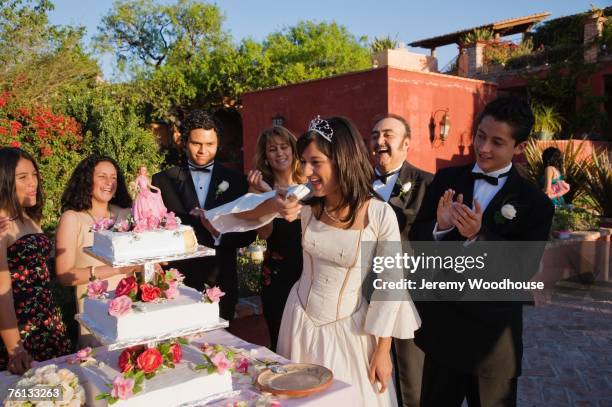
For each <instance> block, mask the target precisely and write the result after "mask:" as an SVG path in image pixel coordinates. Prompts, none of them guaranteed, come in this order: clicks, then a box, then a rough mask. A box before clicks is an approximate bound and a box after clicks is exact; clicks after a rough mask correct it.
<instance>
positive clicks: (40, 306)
mask: <svg viewBox="0 0 612 407" xmlns="http://www.w3.org/2000/svg"><path fill="white" fill-rule="evenodd" d="M42 198H43V194H42V188H41V183H40V175H39V172H38V167H37V166H36V163H35V162H34V160H33V159H32V157H31V156H30V155H29V154H28V153H26V152H25V151H23V150H21V149H18V148H0V217H3V218H8V226H6V225H5V226H4V227H3V228H2V231H0V337H1V338H2V340H1V341H0V371H1V370H5V369H8V370H9V371H10V372H12V373H15V374H22V373H24V372H25V371H26V370H27V369H29V368H30V364H31V362H32V360H37V361H43V360H47V359H52V358H55V357H58V356H61V355H65V354H68V353H70V350H71V345H70V340H69V339H68V336H67V334H66V327H65V326H64V323H63V322H62V316H61V313H60V310H59V308H58V307H56V306H55V302H54V300H53V296H52V293H51V289H50V287H49V282H50V280H49V270H48V268H47V261H48V259H49V255H50V254H51V242H50V241H49V238H47V236H46V235H45V234H44V233H43V232H42V229H41V227H40V219H41V216H42V208H43V201H42Z"/></svg>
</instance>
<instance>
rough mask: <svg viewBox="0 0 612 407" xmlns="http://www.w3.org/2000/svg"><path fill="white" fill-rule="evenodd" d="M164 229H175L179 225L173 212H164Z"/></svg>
mask: <svg viewBox="0 0 612 407" xmlns="http://www.w3.org/2000/svg"><path fill="white" fill-rule="evenodd" d="M165 219H166V225H165V226H166V229H168V230H174V229H177V228H178V227H179V222H178V220H177V218H176V216H175V215H174V212H168V213H167V214H166V218H165Z"/></svg>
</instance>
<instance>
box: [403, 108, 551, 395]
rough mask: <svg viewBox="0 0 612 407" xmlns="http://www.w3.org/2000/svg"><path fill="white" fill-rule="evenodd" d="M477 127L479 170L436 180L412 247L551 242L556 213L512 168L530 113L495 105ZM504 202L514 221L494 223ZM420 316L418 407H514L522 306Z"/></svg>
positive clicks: (452, 309)
mask: <svg viewBox="0 0 612 407" xmlns="http://www.w3.org/2000/svg"><path fill="white" fill-rule="evenodd" d="M477 123H478V128H477V130H476V134H475V136H474V154H475V158H476V162H475V163H474V164H470V165H467V166H461V167H450V168H445V169H442V170H440V171H438V172H437V173H436V175H435V177H434V180H433V182H432V183H431V185H430V187H429V189H428V191H427V194H426V196H425V199H424V201H423V204H422V205H421V209H420V211H419V214H418V215H417V219H416V221H415V224H414V226H413V229H412V231H411V233H410V237H411V240H415V241H416V240H421V241H425V240H438V241H440V240H450V241H466V242H467V243H466V244H465V245H468V246H469V245H470V244H477V241H481V240H487V241H539V242H543V241H546V240H548V236H549V232H550V227H551V223H552V217H553V214H554V208H553V205H552V203H551V202H550V199H548V197H546V195H544V193H543V192H542V191H541V190H540V189H539V188H538V187H537V186H536V185H534V184H532V183H531V182H529V181H528V180H526V179H525V178H523V177H522V176H520V175H519V173H518V171H517V169H516V168H515V166H514V165H513V164H512V159H513V158H514V157H515V156H517V155H519V154H521V153H522V152H523V150H524V149H525V146H526V144H527V139H528V136H529V134H530V132H531V128H532V126H533V123H534V117H533V114H532V112H531V109H530V107H529V105H528V104H527V103H526V102H524V101H522V100H520V99H517V98H515V97H510V96H509V97H500V98H498V99H496V100H494V101H492V102H490V103H489V104H488V105H487V106H486V107H485V109H484V111H483V112H482V113H481V114H480V116H479V118H478V121H477ZM509 197H512V202H513V204H514V208H515V209H516V214H515V217H514V218H513V219H511V220H509V221H507V222H506V223H500V222H497V221H496V220H495V218H496V213H501V207H502V206H503V205H504V204H506V203H507V202H508V199H509ZM517 208H518V209H517ZM516 255H517V256H520V255H521V254H520V253H516ZM534 268H537V266H534ZM530 271H532V272H533V273H535V272H536V271H537V270H535V269H534V270H530ZM418 308H419V314H420V316H421V319H422V326H421V328H420V330H419V331H417V333H416V338H415V340H416V343H417V345H418V346H419V347H420V348H421V349H422V350H423V351H424V352H425V366H424V372H423V387H422V391H421V405H422V406H436V407H437V406H461V404H462V401H463V399H464V398H465V399H467V402H468V405H469V406H515V405H516V401H517V377H518V376H519V375H520V374H521V361H522V354H523V343H522V331H523V314H522V303H521V302H442V301H440V302H420V304H419V306H418Z"/></svg>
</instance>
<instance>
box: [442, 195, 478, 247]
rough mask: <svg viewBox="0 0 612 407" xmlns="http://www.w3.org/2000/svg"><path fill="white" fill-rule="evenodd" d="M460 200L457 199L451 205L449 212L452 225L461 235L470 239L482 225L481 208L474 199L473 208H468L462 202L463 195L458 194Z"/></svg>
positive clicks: (476, 234)
mask: <svg viewBox="0 0 612 407" xmlns="http://www.w3.org/2000/svg"><path fill="white" fill-rule="evenodd" d="M459 198H461V200H459V199H457V201H456V202H453V203H452V205H451V209H450V213H451V218H452V222H453V225H455V227H456V228H457V230H458V231H459V233H460V234H461V236H463V237H465V238H466V239H469V240H472V239H474V238H475V237H476V236H478V233H479V232H480V227H481V225H482V208H481V206H480V203H479V202H478V200H476V199H474V210H472V209H470V208H469V207H467V206H466V205H465V204H464V203H463V197H462V196H461V195H459Z"/></svg>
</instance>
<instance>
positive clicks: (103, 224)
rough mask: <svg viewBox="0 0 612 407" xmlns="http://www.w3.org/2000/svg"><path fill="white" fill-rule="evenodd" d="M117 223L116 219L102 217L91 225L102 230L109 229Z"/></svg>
mask: <svg viewBox="0 0 612 407" xmlns="http://www.w3.org/2000/svg"><path fill="white" fill-rule="evenodd" d="M114 224H115V221H114V220H112V219H110V218H101V219H98V220H96V221H95V223H94V224H93V226H92V227H91V228H92V229H93V230H94V231H96V232H100V231H102V230H108V229H110V228H111V227H112V226H113V225H114Z"/></svg>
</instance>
